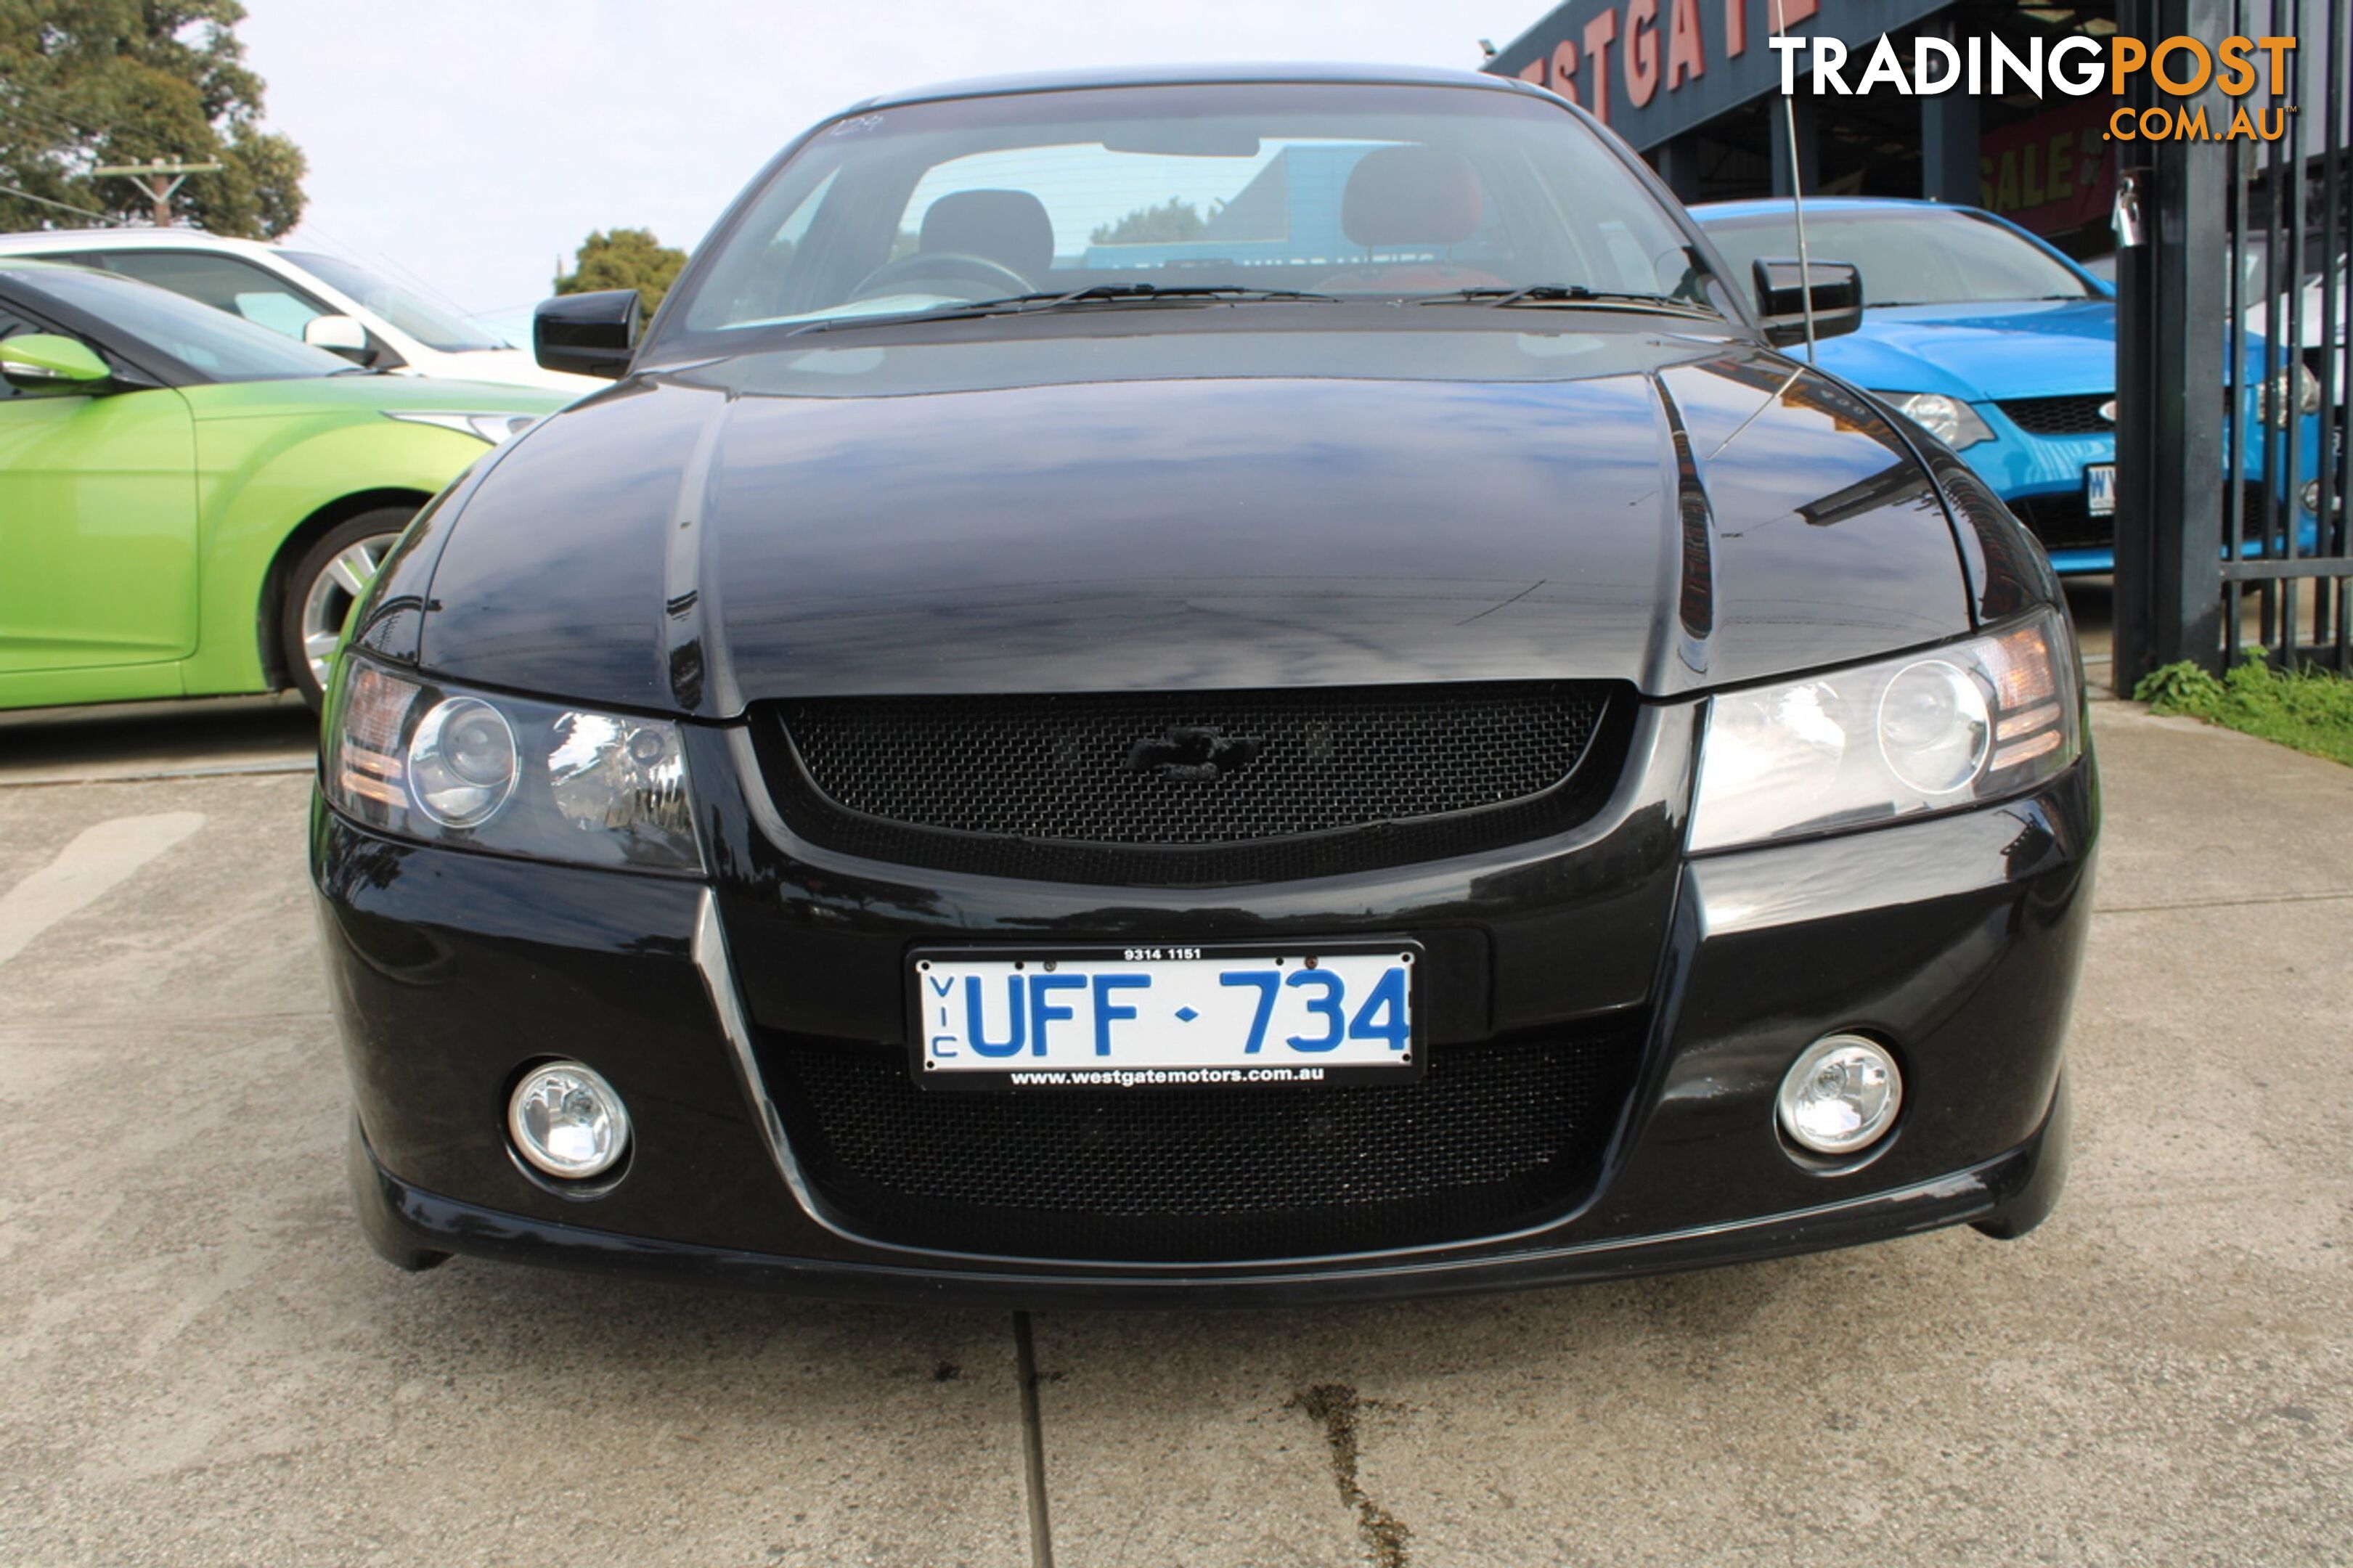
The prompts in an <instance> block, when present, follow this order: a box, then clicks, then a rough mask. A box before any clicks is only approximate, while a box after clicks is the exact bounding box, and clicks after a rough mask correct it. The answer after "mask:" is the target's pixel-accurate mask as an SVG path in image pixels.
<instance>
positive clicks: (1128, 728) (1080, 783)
mask: <svg viewBox="0 0 2353 1568" xmlns="http://www.w3.org/2000/svg"><path fill="white" fill-rule="evenodd" d="M1617 706H1619V707H1621V708H1630V704H1618V705H1617ZM1611 710H1612V703H1611V701H1610V698H1609V688H1608V687H1606V686H1602V685H1598V684H1591V683H1585V684H1577V683H1569V682H1558V681H1555V682H1525V683H1519V682H1513V683H1500V682H1499V683H1485V684H1465V685H1459V686H1391V687H1352V688H1337V689H1331V688H1327V689H1296V690H1283V691H1198V692H1180V691H1167V692H1136V693H1080V694H1071V695H1043V696H1024V697H971V698H945V697H894V698H857V699H828V700H812V701H802V702H794V703H788V704H784V705H782V706H781V707H780V708H779V710H777V711H776V715H775V719H774V723H775V725H776V729H775V731H774V734H775V736H776V737H777V738H779V739H781V740H782V741H783V742H784V745H783V746H782V748H781V749H776V748H774V747H772V748H771V749H772V752H774V753H775V754H774V757H773V765H772V766H771V768H770V770H769V771H770V775H771V776H770V784H771V788H772V790H773V792H774V793H775V795H776V800H777V804H778V806H779V808H780V809H781V810H782V811H783V812H784V814H785V816H786V820H787V821H789V822H791V823H792V825H793V826H794V827H795V828H796V829H797V831H800V832H802V833H803V834H805V835H807V837H809V838H811V839H812V840H813V841H814V842H817V843H819V844H823V845H826V846H827V847H833V848H839V849H843V850H847V851H849V852H851V853H856V854H862V855H867V856H871V857H873V858H884V859H891V860H895V861H899V862H901V863H903V864H910V865H919V866H936V867H941V868H949V869H965V870H976V871H983V872H987V873H991V874H996V875H1007V876H1029V877H1035V878H1039V879H1048V880H1088V881H1103V882H1111V883H1130V884H1187V883H1201V882H1215V881H1255V880H1266V879H1276V878H1281V877H1301V876H1314V875H1328V874H1331V873H1333V872H1336V871H1342V870H1354V869H1364V868H1375V867H1380V866H1392V865H1399V864H1404V863H1406V862H1408V861H1410V860H1413V859H1418V858H1440V857H1442V856H1446V855H1453V854H1462V853H1469V852H1472V851H1473V850H1476V849H1480V848H1484V847H1490V846H1493V845H1496V844H1506V843H1512V842H1516V841H1518V840H1521V839H1525V838H1529V837H1537V836H1540V835H1541V834H1543V833H1545V832H1547V831H1557V830H1558V829H1559V828H1560V827H1563V826H1569V825H1570V824H1572V823H1573V822H1575V821H1576V820H1578V819H1579V818H1580V817H1581V816H1583V814H1584V811H1585V810H1587V809H1589V807H1590V805H1591V804H1592V799H1593V796H1592V795H1591V792H1590V791H1587V790H1577V789H1572V788H1570V787H1569V786H1570V785H1571V784H1572V782H1573V781H1576V780H1577V778H1578V776H1579V775H1580V774H1585V775H1592V774H1609V773H1614V769H1612V768H1608V767H1599V766H1595V765H1593V762H1594V759H1592V758H1589V757H1588V753H1589V752H1596V751H1597V748H1596V746H1595V740H1596V737H1597V735H1598V734H1600V733H1602V732H1603V731H1605V730H1606V729H1607V728H1608V727H1609V726H1608V725H1607V723H1606V721H1608V720H1609V718H1610V717H1611ZM764 728H765V727H764ZM1609 782H1610V781H1609V779H1608V778H1603V779H1602V780H1601V781H1600V786H1601V788H1602V790H1603V792H1604V793H1606V787H1607V784H1608V783H1609Z"/></svg>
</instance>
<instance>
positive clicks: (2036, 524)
mask: <svg viewBox="0 0 2353 1568" xmlns="http://www.w3.org/2000/svg"><path fill="white" fill-rule="evenodd" d="M2010 511H2011V512H2012V514H2013V515H2015V516H2016V517H2017V519H2018V521H2021V522H2022V523H2024V524H2026V527H2027V531H2029V532H2030V533H2031V534H2033V535H2034V537H2035V538H2037V539H2039V540H2041V541H2042V548H2043V549H2045V550H2091V549H2104V548H2105V547H2106V546H2108V545H2111V544H2114V543H2115V542H2116V518H2115V517H2114V516H2108V517H2094V516H2093V515H2092V513H2091V511H2090V510H2089V509H2088V508H2086V507H2085V506H2084V497H2083V495H2082V494H2081V492H2078V491H2068V492H2065V493H2063V494H2054V495H2041V496H2021V497H2019V498H2018V499H2017V500H2012V501H2011V502H2010Z"/></svg>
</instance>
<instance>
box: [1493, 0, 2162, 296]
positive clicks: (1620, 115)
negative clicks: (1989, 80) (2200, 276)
mask: <svg viewBox="0 0 2353 1568" xmlns="http://www.w3.org/2000/svg"><path fill="white" fill-rule="evenodd" d="M1777 21H1778V24H1779V29H1780V30H1782V31H1787V32H1790V33H1802V34H1805V35H1808V36H1810V37H1835V38H1838V39H1840V40H1841V41H1843V42H1844V43H1845V44H1846V45H1847V47H1848V51H1849V64H1848V68H1847V71H1846V78H1847V79H1848V80H1849V81H1853V80H1855V79H1858V78H1859V77H1860V76H1861V75H1862V65H1863V61H1864V58H1865V57H1867V56H1868V55H1869V53H1870V52H1871V51H1872V49H1873V48H1874V47H1876V45H1877V42H1878V40H1879V39H1880V38H1882V37H1890V38H1892V39H1893V40H1894V44H1895V47H1896V48H1897V50H1898V52H1899V58H1900V59H1901V60H1902V61H1903V62H1904V63H1905V67H1906V68H1907V69H1908V68H1909V66H1910V62H1911V60H1912V40H1913V39H1914V38H1915V37H1922V36H1927V37H1937V38H1942V39H1946V40H1948V41H1953V42H1956V43H1960V42H1963V41H1965V40H1968V39H1970V38H1977V37H1990V38H1999V39H2000V40H2002V41H2003V42H2004V43H2006V44H2007V45H2008V46H2009V47H2010V48H2011V49H2012V50H2013V51H2015V52H2016V53H2017V54H2019V55H2020V56H2021V57H2022V56H2024V55H2026V54H2028V53H2029V52H2030V51H2031V50H2033V49H2035V48H2036V47H2038V45H2039V47H2040V49H2041V50H2042V51H2043V52H2045V53H2047V52H2048V50H2049V49H2050V48H2051V47H2052V45H2055V44H2057V43H2058V42H2060V41H2061V40H2062V39H2064V38H2067V37H2075V36H2079V35H2088V36H2090V37H2100V38H2105V37H2106V36H2107V35H2109V34H2111V33H2113V32H2115V30H2116V7H2115V5H2113V4H2108V5H2036V4H2021V3H2018V0H1960V3H1958V4H1955V3H1953V0H1567V3H1566V4H1564V5H1560V6H1558V7H1556V9H1555V10H1553V11H1552V12H1551V13H1550V14H1549V15H1547V16H1545V17H1544V18H1543V19H1542V20H1541V21H1539V22H1537V23H1536V24H1535V26H1532V27H1530V28H1529V29H1528V30H1527V31H1526V32H1525V33H1523V34H1521V35H1520V36H1519V37H1517V38H1514V39H1513V40H1512V42H1511V43H1510V44H1508V45H1506V46H1505V47H1503V48H1502V49H1500V50H1498V51H1497V53H1496V54H1495V56H1494V58H1492V59H1490V60H1489V61H1488V62H1487V67H1486V68H1487V69H1489V70H1491V71H1494V72H1498V73H1500V74H1502V75H1505V76H1516V77H1519V78H1521V79H1525V80H1527V81H1533V82H1535V83H1538V84H1539V85H1541V86H1544V87H1547V88H1550V89H1552V90H1553V91H1555V92H1557V93H1559V94H1561V95H1562V96H1563V97H1565V98H1568V99H1572V100H1575V101H1577V102H1578V103H1580V104H1583V105H1584V106H1585V107H1586V108H1587V109H1588V110H1592V111H1593V112H1594V113H1595V114H1596V115H1598V116H1599V117H1600V119H1601V120H1603V121H1605V122H1607V123H1608V125H1609V128H1610V129H1611V130H1612V131H1615V132H1617V133H1618V134H1619V135H1620V136H1623V137H1624V138H1626V140H1627V141H1628V142H1630V143H1632V144H1633V146H1634V149H1635V150H1636V151H1637V152H1639V153H1641V154H1642V155H1643V156H1644V157H1645V158H1646V159H1648V160H1649V161H1650V163H1651V166H1652V167H1653V168H1655V169H1657V170H1658V172H1659V174H1660V175H1661V176H1662V178H1664V179H1665V180H1666V182H1667V184H1669V185H1671V186H1672V187H1673V189H1674V191H1675V194H1676V195H1679V196H1681V197H1682V198H1683V200H1684V201H1686V202H1702V201H1717V200H1723V199H1726V198H1730V197H1735V196H1761V195H1788V193H1789V192H1790V190H1791V189H1792V188H1793V186H1799V185H1800V184H1801V185H1802V188H1803V190H1804V191H1805V193H1806V194H1807V195H1879V196H1926V197H1928V198H1931V199H1933V200H1936V201H1946V202H1959V203H1967V204H1968V205H1972V206H1982V207H1986V208H1989V209H1990V210H1991V211H1994V212H1997V213H2000V214H2001V215H2002V216H2004V217H2007V218H2009V219H2010V220H2011V221H2012V222H2014V223H2017V224H2019V225H2021V226H2023V227H2026V228H2029V229H2031V230H2033V231H2034V232H2035V233H2037V234H2040V235H2042V236H2043V237H2046V238H2048V239H2049V240H2051V241H2052V243H2053V244H2054V245H2057V246H2058V247H2060V248H2061V249H2063V250H2065V251H2068V252H2069V253H2070V254H2073V255H2075V256H2078V257H2088V256H2094V255H2098V254H2101V253H2103V252H2105V251H2106V250H2108V249H2109V248H2110V247H2111V246H2112V244H2113V240H2112V238H2111V237H2110V231H2109V211H2110V207H2111V205H2112V203H2113V199H2114V195H2115V190H2116V156H2115V149H2114V144H2113V143H2111V142H2107V141H2106V140H2105V136H2104V132H2105V119H2104V116H2105V114H2106V112H2107V111H2108V110H2109V109H2111V108H2113V107H2114V104H2115V100H2114V99H2112V98H2110V97H2109V96H2108V95H2107V94H2105V93H2101V94H2098V95H2096V96H2093V97H2085V98H2070V97H2065V96H2063V95H2060V94H2057V93H2052V94H2051V95H2050V96H2048V97H2046V98H2038V97H2036V96H2034V95H2033V94H2032V93H2031V92H2024V91H2013V92H2010V93H2008V94H2006V95H2003V96H1999V97H1997V96H1991V95H1986V96H1980V95H1978V94H1974V93H1970V92H1967V91H1960V90H1955V91H1950V92H1945V93H1940V94H1937V95H1936V96H1933V97H1929V96H1913V95H1910V94H1905V93H1898V92H1895V91H1893V90H1891V89H1887V88H1884V87H1882V88H1879V89H1875V90H1873V91H1872V92H1870V93H1858V94H1854V95H1852V96H1846V97H1819V98H1818V97H1815V96H1813V95H1810V94H1806V93H1800V94H1799V96H1798V97H1796V98H1793V99H1788V100H1784V99H1783V98H1782V96H1781V56H1780V55H1779V54H1778V53H1777V52H1776V51H1775V50H1774V49H1773V48H1772V47H1770V46H1769V45H1768V43H1767V39H1769V38H1770V37H1773V35H1774V32H1775V31H1776V23H1777ZM1800 68H1801V69H1802V68H1803V66H1802V65H1801V66H1800ZM2013 85H2014V84H2013ZM1785 102H1786V103H1788V105H1789V112H1790V113H1791V114H1793V115H1794V118H1795V120H1796V132H1797V134H1796V137H1795V147H1794V149H1793V148H1792V145H1791V141H1792V138H1791V136H1790V134H1789V124H1788V120H1787V119H1785V117H1784V113H1783V111H1782V110H1780V109H1779V108H1778V106H1779V105H1781V104H1783V103H1785Z"/></svg>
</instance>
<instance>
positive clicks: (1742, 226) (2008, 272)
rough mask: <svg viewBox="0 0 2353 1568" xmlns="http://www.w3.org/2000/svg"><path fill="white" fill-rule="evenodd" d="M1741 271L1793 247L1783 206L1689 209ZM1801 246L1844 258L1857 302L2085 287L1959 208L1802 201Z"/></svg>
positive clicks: (1936, 301) (2040, 295)
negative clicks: (1771, 209) (1855, 273)
mask: <svg viewBox="0 0 2353 1568" xmlns="http://www.w3.org/2000/svg"><path fill="white" fill-rule="evenodd" d="M1694 216H1697V217H1698V218H1699V220H1700V226H1701V227H1703V228H1704V229H1706V230H1707V237H1708V238H1710V239H1712V240H1714V241H1715V247H1716V249H1718V250H1720V251H1722V252H1723V253H1724V258H1725V260H1726V261H1728V262H1730V263H1731V264H1732V267H1733V268H1734V269H1735V270H1736V272H1737V273H1738V274H1739V275H1740V276H1742V277H1744V278H1745V277H1746V276H1747V275H1748V272H1749V264H1750V263H1751V262H1753V261H1755V260H1757V258H1759V257H1794V256H1796V255H1797V254H1798V227H1797V224H1796V223H1795V221H1794V220H1792V219H1791V217H1790V216H1789V215H1788V213H1786V212H1782V213H1772V214H1764V215H1757V216H1741V217H1713V216H1709V215H1708V214H1707V213H1704V212H1702V213H1699V214H1696V215H1694ZM1806 249H1807V252H1808V254H1810V256H1811V257H1812V258H1814V259H1815V260H1816V261H1846V262H1852V264H1853V265H1854V267H1855V268H1857V269H1858V270H1859V271H1861V272H1862V302H1863V304H1864V305H1865V306H1874V305H1962V304H1970V303H1974V302H1977V301H1980V300H1986V301H1991V300H2083V299H2088V298H2090V297H2092V296H2093V294H2094V289H2092V288H2091V287H2090V286H2089V285H2087V284H2086V283H2085V282H2084V280H2083V279H2081V278H2080V277H2078V276H2076V274H2075V272H2074V271H2073V268H2069V267H2067V266H2066V265H2065V264H2064V263H2063V262H2061V261H2059V260H2057V259H2056V258H2053V257H2052V256H2051V255H2050V253H2049V252H2047V251H2045V250H2043V249H2042V247H2039V246H2036V245H2034V244H2032V243H2031V242H2030V241H2028V240H2026V239H2022V238H2021V237H2019V236H2018V235H2016V234H2013V233H2012V232H2010V230H2009V229H2007V228H2004V227H2002V226H2000V224H1995V223H1988V222H1987V221H1986V220H1985V219H1983V218H1980V217H1974V216H1970V215H1969V214H1968V213H1963V212H1937V211H1936V210H1934V209H1933V208H1925V207H1924V208H1915V209H1913V210H1911V211H1908V212H1897V211H1885V212H1840V211H1837V210H1835V209H1827V210H1826V209H1823V208H1819V207H1811V206H1810V207H1808V208H1807V209H1806Z"/></svg>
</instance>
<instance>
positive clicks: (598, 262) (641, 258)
mask: <svg viewBox="0 0 2353 1568" xmlns="http://www.w3.org/2000/svg"><path fill="white" fill-rule="evenodd" d="M685 265H686V252H685V251H683V250H678V249H674V248H672V247H670V246H667V245H664V244H663V243H662V242H661V241H660V240H659V239H656V238H655V237H654V231H653V230H651V229H649V228H616V229H610V230H607V229H598V230H597V231H596V233H594V234H592V235H590V236H589V237H587V238H586V239H585V240H583V241H581V244H580V249H579V252H578V263H577V265H576V266H575V267H574V268H573V269H572V270H571V271H569V272H559V273H557V274H556V275H555V291H556V292H557V293H559V294H586V293H589V292H591V291H592V290H594V289H636V290H637V291H638V297H639V298H640V299H641V300H643V301H644V303H645V308H646V314H647V315H649V316H650V315H652V314H653V313H654V307H655V306H657V305H659V304H660V303H661V300H662V296H663V295H664V294H667V293H669V292H670V285H671V284H673V283H675V282H677V281H678V269H679V268H681V267H684V266H685Z"/></svg>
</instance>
